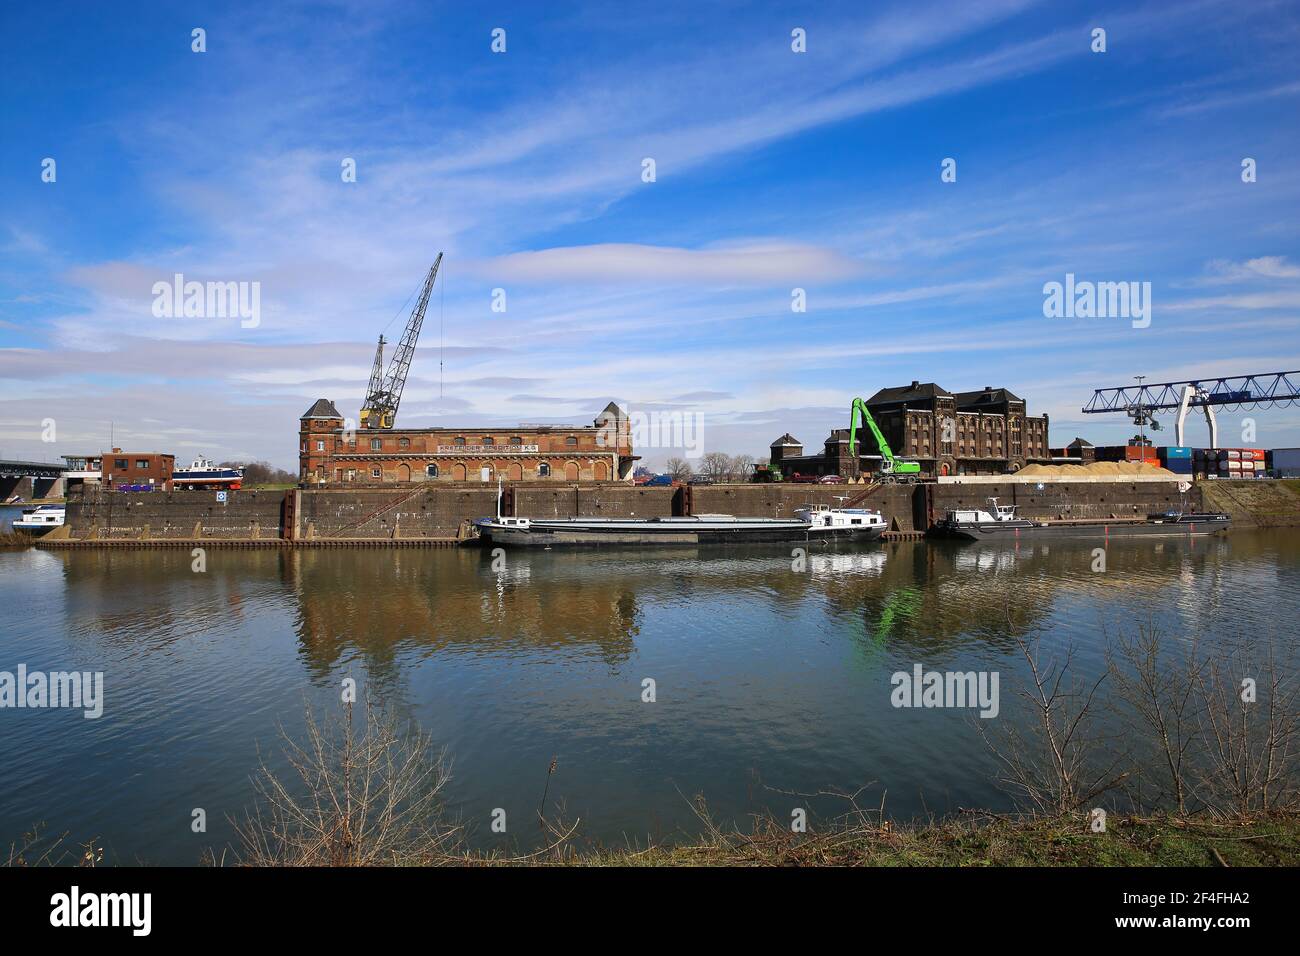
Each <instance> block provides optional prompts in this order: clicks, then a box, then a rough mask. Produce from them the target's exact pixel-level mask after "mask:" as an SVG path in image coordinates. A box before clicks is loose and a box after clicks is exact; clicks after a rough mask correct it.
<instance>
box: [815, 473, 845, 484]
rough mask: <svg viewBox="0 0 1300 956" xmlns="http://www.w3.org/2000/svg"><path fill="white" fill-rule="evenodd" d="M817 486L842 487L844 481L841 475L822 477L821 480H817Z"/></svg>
mask: <svg viewBox="0 0 1300 956" xmlns="http://www.w3.org/2000/svg"><path fill="white" fill-rule="evenodd" d="M817 484H819V485H842V484H844V479H843V478H841V477H840V476H839V475H822V477H820V478H818V479H817Z"/></svg>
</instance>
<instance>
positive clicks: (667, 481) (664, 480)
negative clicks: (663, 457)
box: [645, 475, 673, 488]
mask: <svg viewBox="0 0 1300 956" xmlns="http://www.w3.org/2000/svg"><path fill="white" fill-rule="evenodd" d="M672 483H673V476H672V475H654V476H652V477H651V478H649V479H647V480H646V483H645V486H646V487H647V488H660V487H663V486H665V485H671V484H672Z"/></svg>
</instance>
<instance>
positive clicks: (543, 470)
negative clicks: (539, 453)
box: [537, 462, 551, 478]
mask: <svg viewBox="0 0 1300 956" xmlns="http://www.w3.org/2000/svg"><path fill="white" fill-rule="evenodd" d="M537 477H539V478H549V477H551V466H550V465H549V464H547V463H546V462H542V463H541V464H540V465H538V466H537Z"/></svg>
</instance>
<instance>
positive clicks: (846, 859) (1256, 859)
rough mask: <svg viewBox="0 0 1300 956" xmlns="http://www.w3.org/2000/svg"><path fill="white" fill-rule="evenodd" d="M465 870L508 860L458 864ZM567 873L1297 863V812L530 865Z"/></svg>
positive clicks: (834, 836)
mask: <svg viewBox="0 0 1300 956" xmlns="http://www.w3.org/2000/svg"><path fill="white" fill-rule="evenodd" d="M464 862H466V863H483V864H488V865H492V864H497V863H504V862H509V861H505V860H494V859H491V858H484V857H466V858H465V860H464ZM529 862H545V863H552V864H562V865H573V866H1124V867H1128V866H1210V867H1217V866H1297V865H1300V814H1297V813H1286V814H1274V815H1270V816H1267V817H1257V818H1250V819H1242V820H1232V821H1222V820H1212V819H1209V818H1205V819H1195V818H1191V819H1182V818H1178V817H1172V816H1162V817H1116V816H1113V815H1112V816H1111V817H1110V818H1109V819H1108V821H1107V826H1106V832H1104V833H1093V832H1091V831H1090V830H1089V827H1088V824H1087V821H1086V820H1084V819H1081V818H1079V817H1074V818H1068V819H1041V818H1039V819H1024V820H1013V819H1006V818H997V817H978V818H975V817H972V818H971V819H956V820H947V821H942V822H938V823H930V824H924V825H917V826H890V825H886V826H883V827H877V826H863V827H846V828H840V829H836V830H831V831H829V832H827V833H821V834H818V833H808V834H800V835H795V834H791V833H784V832H781V831H778V830H776V829H774V828H764V830H762V831H760V832H759V833H757V834H754V835H742V834H715V835H713V836H711V837H710V838H709V839H708V840H706V841H704V842H699V843H694V844H691V845H684V846H676V847H667V846H665V847H652V848H649V849H643V850H615V851H591V852H575V853H570V854H559V855H558V856H552V857H551V858H550V859H546V860H530V861H529Z"/></svg>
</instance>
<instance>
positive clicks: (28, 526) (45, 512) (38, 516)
mask: <svg viewBox="0 0 1300 956" xmlns="http://www.w3.org/2000/svg"><path fill="white" fill-rule="evenodd" d="M65 514H66V512H65V510H64V507H63V505H40V506H39V507H36V508H24V509H23V513H22V517H20V518H15V519H14V521H13V528H14V530H15V531H24V532H26V533H27V534H35V535H41V534H45V533H46V532H47V531H53V530H54V529H55V528H61V527H63V520H64V516H65Z"/></svg>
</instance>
